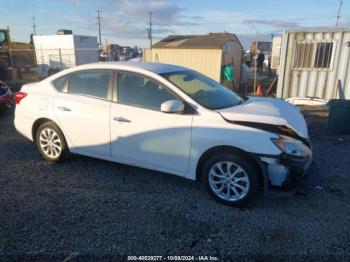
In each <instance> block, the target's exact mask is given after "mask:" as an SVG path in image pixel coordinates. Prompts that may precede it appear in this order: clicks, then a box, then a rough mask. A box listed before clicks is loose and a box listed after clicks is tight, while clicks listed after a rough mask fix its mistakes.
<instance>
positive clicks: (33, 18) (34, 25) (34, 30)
mask: <svg viewBox="0 0 350 262" xmlns="http://www.w3.org/2000/svg"><path fill="white" fill-rule="evenodd" d="M31 18H32V21H33V25H32V27H33V33H34V35H36V28H37V27H38V26H37V25H36V24H35V16H32V17H31Z"/></svg>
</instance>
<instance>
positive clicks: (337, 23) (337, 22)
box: [335, 0, 343, 27]
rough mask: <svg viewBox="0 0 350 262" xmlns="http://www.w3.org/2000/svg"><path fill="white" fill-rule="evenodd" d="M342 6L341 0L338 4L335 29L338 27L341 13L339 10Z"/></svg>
mask: <svg viewBox="0 0 350 262" xmlns="http://www.w3.org/2000/svg"><path fill="white" fill-rule="evenodd" d="M342 6H343V0H340V4H339V9H338V15H337V21H336V22H335V27H338V26H339V23H340V17H341V16H340V13H341V8H342Z"/></svg>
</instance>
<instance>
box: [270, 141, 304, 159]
mask: <svg viewBox="0 0 350 262" xmlns="http://www.w3.org/2000/svg"><path fill="white" fill-rule="evenodd" d="M271 140H272V142H273V143H274V144H275V145H276V146H277V147H278V148H279V149H280V150H281V151H282V152H284V153H286V154H289V155H293V156H299V157H306V156H307V152H308V147H307V146H305V145H304V143H303V142H301V141H299V140H296V139H292V138H289V137H285V136H280V137H279V138H271Z"/></svg>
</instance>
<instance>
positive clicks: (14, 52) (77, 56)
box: [0, 48, 120, 86]
mask: <svg viewBox="0 0 350 262" xmlns="http://www.w3.org/2000/svg"><path fill="white" fill-rule="evenodd" d="M119 60H120V54H118V53H116V52H114V51H113V50H110V49H107V50H102V49H101V50H99V49H98V48H85V49H9V50H8V51H4V50H0V80H4V81H6V82H7V83H9V84H10V85H11V86H20V85H22V84H26V83H31V82H36V81H40V80H42V79H44V78H46V77H48V76H50V75H52V74H54V73H57V72H59V71H61V70H64V69H67V68H71V67H74V66H78V65H83V64H89V63H96V62H99V61H119Z"/></svg>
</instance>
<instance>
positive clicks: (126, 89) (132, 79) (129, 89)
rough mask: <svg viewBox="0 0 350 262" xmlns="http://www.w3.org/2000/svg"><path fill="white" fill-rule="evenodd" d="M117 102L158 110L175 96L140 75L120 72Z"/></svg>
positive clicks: (174, 98)
mask: <svg viewBox="0 0 350 262" xmlns="http://www.w3.org/2000/svg"><path fill="white" fill-rule="evenodd" d="M117 88H118V90H117V97H118V98H117V99H118V103H120V104H126V105H132V106H138V107H142V108H147V109H152V110H158V111H160V106H161V104H162V103H164V102H166V101H169V100H176V99H177V97H176V96H175V95H174V94H173V93H171V92H170V91H169V90H168V89H166V88H165V87H164V86H163V85H161V84H159V83H158V82H156V81H154V80H152V79H150V78H148V77H146V76H142V75H138V74H133V73H124V72H121V73H119V74H118V84H117Z"/></svg>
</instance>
